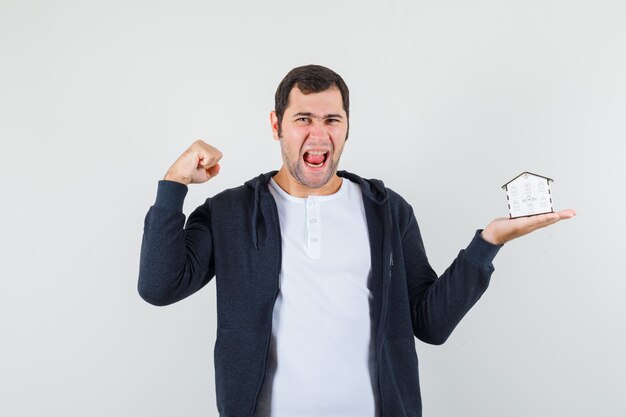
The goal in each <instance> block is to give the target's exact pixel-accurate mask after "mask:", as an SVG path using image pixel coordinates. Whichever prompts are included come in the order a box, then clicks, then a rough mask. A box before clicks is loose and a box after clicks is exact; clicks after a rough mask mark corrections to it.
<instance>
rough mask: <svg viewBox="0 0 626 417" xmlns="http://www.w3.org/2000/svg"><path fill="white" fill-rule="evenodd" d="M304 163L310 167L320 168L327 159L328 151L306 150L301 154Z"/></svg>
mask: <svg viewBox="0 0 626 417" xmlns="http://www.w3.org/2000/svg"><path fill="white" fill-rule="evenodd" d="M303 159H304V163H305V164H306V165H307V166H309V167H311V168H321V167H323V166H324V164H325V163H326V159H328V151H308V152H305V153H304V156H303Z"/></svg>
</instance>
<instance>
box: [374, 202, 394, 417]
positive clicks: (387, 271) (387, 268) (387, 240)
mask: <svg viewBox="0 0 626 417" xmlns="http://www.w3.org/2000/svg"><path fill="white" fill-rule="evenodd" d="M385 208H386V209H387V210H386V214H387V216H386V218H385V220H386V223H387V225H386V229H387V233H386V236H385V234H384V233H383V239H384V241H383V255H384V254H386V253H387V252H389V263H386V264H384V267H383V268H384V270H383V294H382V297H383V300H382V301H383V302H382V306H381V309H382V312H381V314H380V321H379V325H378V332H377V333H378V338H379V340H380V344H379V346H378V351H377V353H376V355H377V360H376V366H377V368H378V401H379V403H380V417H383V416H384V415H385V413H384V404H383V391H382V384H381V379H380V363H381V357H382V353H383V342H384V339H383V334H384V328H385V322H386V320H387V304H388V301H389V300H388V298H389V297H388V293H389V285H390V282H391V269H392V267H393V251H392V248H391V246H392V242H391V237H390V234H391V231H392V229H391V228H392V222H391V213H390V209H389V203H387V205H386V206H385ZM385 277H387V279H385Z"/></svg>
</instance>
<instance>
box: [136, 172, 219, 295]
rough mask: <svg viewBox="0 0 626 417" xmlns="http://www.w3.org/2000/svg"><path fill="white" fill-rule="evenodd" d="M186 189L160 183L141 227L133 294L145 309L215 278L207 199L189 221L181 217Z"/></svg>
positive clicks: (176, 183)
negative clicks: (144, 305)
mask: <svg viewBox="0 0 626 417" xmlns="http://www.w3.org/2000/svg"><path fill="white" fill-rule="evenodd" d="M186 194H187V186H185V185H183V184H180V183H178V182H174V181H166V180H163V181H159V188H158V191H157V199H156V202H155V204H154V205H153V206H152V207H150V210H149V211H148V214H147V215H146V219H145V223H144V233H143V239H142V243H141V258H140V264H139V282H138V286H137V288H138V291H139V295H140V296H141V298H143V299H144V300H145V301H147V302H149V303H150V304H154V305H159V306H163V305H168V304H172V303H175V302H176V301H179V300H182V299H183V298H185V297H188V296H189V295H191V294H193V293H195V292H196V291H198V290H199V289H200V288H202V287H203V286H205V285H206V284H207V283H208V282H209V281H210V280H211V278H213V276H214V275H215V266H214V262H213V242H212V237H211V230H210V215H211V213H210V211H211V207H210V204H211V203H210V199H207V201H206V202H205V203H204V204H203V205H202V206H200V207H198V208H197V209H196V210H195V211H194V212H193V213H192V214H191V215H190V216H189V220H188V221H187V225H186V226H185V227H184V228H183V224H184V223H185V215H184V214H183V212H182V206H183V201H184V198H185V195H186Z"/></svg>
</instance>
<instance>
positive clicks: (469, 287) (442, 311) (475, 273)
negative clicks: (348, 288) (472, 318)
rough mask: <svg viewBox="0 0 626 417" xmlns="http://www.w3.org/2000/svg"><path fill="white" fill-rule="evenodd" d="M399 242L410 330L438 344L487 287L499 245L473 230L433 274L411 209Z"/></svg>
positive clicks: (426, 340) (426, 341) (419, 336)
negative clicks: (453, 256) (449, 260)
mask: <svg viewBox="0 0 626 417" xmlns="http://www.w3.org/2000/svg"><path fill="white" fill-rule="evenodd" d="M403 244H404V258H405V261H404V267H405V270H406V274H407V285H408V290H409V299H410V304H411V321H412V323H413V333H414V335H415V337H417V338H418V339H420V340H421V341H423V342H425V343H430V344H435V345H440V344H442V343H444V342H445V341H446V340H447V339H448V337H449V336H450V334H451V333H452V331H453V330H454V328H455V327H456V326H457V324H458V323H459V322H460V321H461V319H462V318H463V317H464V316H465V314H466V313H467V312H468V311H469V310H470V308H472V306H473V305H474V304H475V303H476V302H477V301H478V299H480V297H481V296H482V294H483V293H484V292H485V290H486V289H487V286H488V285H489V280H490V278H491V274H492V273H493V271H494V268H493V265H492V263H491V262H492V260H493V259H494V257H495V256H496V254H497V253H498V251H499V250H500V248H501V245H493V244H491V243H489V242H487V241H485V240H484V239H483V238H481V237H480V232H477V233H476V234H475V235H474V238H473V239H472V241H471V242H470V244H469V245H468V246H467V248H466V249H464V250H461V251H460V252H459V254H458V255H457V257H456V259H455V260H454V261H453V262H452V264H451V265H450V266H449V267H448V269H446V271H445V272H444V273H443V274H442V275H441V276H440V277H439V278H437V275H436V273H435V272H434V271H433V269H432V268H431V267H430V265H429V263H428V259H427V257H426V253H425V250H424V245H423V243H422V238H421V235H420V232H419V228H418V225H417V221H416V220H415V217H414V216H413V213H411V220H410V223H409V228H408V229H407V231H406V233H405V235H404V239H403Z"/></svg>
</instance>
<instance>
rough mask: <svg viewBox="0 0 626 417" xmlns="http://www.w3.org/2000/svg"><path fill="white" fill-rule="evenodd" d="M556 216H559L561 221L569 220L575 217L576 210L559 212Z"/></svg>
mask: <svg viewBox="0 0 626 417" xmlns="http://www.w3.org/2000/svg"><path fill="white" fill-rule="evenodd" d="M557 214H558V215H559V218H560V219H561V220H565V219H571V218H572V217H575V216H576V210H574V209H566V210H561V211H559V212H558V213H557Z"/></svg>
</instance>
